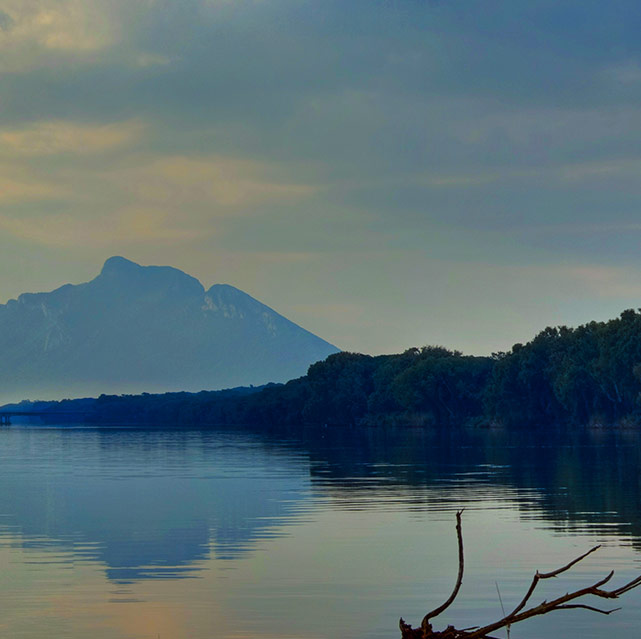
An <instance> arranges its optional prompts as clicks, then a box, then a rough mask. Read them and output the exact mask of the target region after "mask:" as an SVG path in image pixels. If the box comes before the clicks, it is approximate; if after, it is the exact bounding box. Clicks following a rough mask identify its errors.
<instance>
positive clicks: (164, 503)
mask: <svg viewBox="0 0 641 639" xmlns="http://www.w3.org/2000/svg"><path fill="white" fill-rule="evenodd" d="M640 471H641V445H640V441H639V438H638V437H637V436H636V435H633V434H630V433H627V434H626V433H623V434H610V433H603V432H592V433H582V434H580V435H576V436H573V437H571V438H564V437H553V436H550V437H546V438H544V439H542V438H541V437H538V438H532V437H530V438H523V437H520V438H518V439H517V438H515V437H507V436H506V435H504V434H501V433H498V434H497V433H484V432H481V433H473V434H471V435H461V436H435V435H429V434H425V433H421V432H418V431H409V432H407V431H406V432H403V431H372V430H370V431H344V432H340V431H334V430H331V429H330V430H324V431H322V432H321V433H312V434H309V435H300V434H292V433H282V432H280V433H279V432H272V433H270V434H257V433H250V432H247V431H238V430H237V431H204V432H199V431H185V430H183V429H179V428H176V429H173V430H172V429H158V430H153V429H147V430H141V429H137V430H136V429H121V428H100V429H96V428H88V427H87V428H83V427H43V426H36V425H29V426H19V425H14V426H11V427H8V428H3V429H2V430H0V575H1V577H0V636H1V637H11V638H16V639H26V638H29V639H41V638H43V639H44V638H45V637H46V638H47V639H51V638H54V639H56V638H63V637H68V638H70V639H80V638H82V639H86V638H87V637H91V638H92V639H102V638H105V639H142V638H146V639H158V638H159V637H160V638H161V639H168V638H171V639H188V638H189V639H205V638H207V639H210V638H216V639H219V638H220V639H241V638H245V637H247V638H249V637H260V638H263V639H275V638H283V639H287V638H294V637H297V638H298V637H300V638H307V637H309V638H310V639H311V638H314V639H330V638H331V639H337V638H339V637H340V638H342V639H343V638H345V639H349V638H354V639H356V638H359V639H361V638H362V639H365V638H366V637H367V638H368V639H369V638H375V639H378V638H380V639H383V638H393V637H397V636H399V632H398V618H399V617H400V616H403V617H404V618H405V619H406V620H407V621H409V622H411V623H413V624H414V625H417V624H419V623H420V619H421V618H422V616H423V614H424V613H425V612H427V610H428V609H430V608H434V607H436V606H437V605H439V604H440V603H441V602H442V601H443V600H445V599H446V598H447V596H448V594H449V592H450V590H451V588H452V586H453V582H454V579H455V576H456V570H457V559H456V537H455V532H454V523H455V512H456V510H457V509H460V508H464V509H465V510H464V513H463V531H464V538H465V548H466V576H465V580H464V585H463V589H462V591H461V593H460V595H459V597H458V599H457V601H456V603H455V604H454V605H453V606H452V607H451V608H450V609H449V610H448V611H447V612H446V613H445V614H443V616H442V619H440V618H439V619H436V620H434V625H435V626H437V627H438V626H441V625H442V626H443V627H445V625H447V624H448V623H452V624H454V625H456V626H457V627H466V626H473V625H478V624H485V623H489V622H491V621H493V620H494V619H496V618H498V617H500V616H501V603H500V601H499V596H498V594H497V588H498V591H499V592H500V594H501V600H502V602H503V606H504V607H505V608H506V609H508V608H510V606H512V607H513V606H514V605H516V603H518V601H519V600H520V599H521V597H522V595H523V594H524V592H525V590H526V589H527V587H528V585H529V581H530V579H531V576H532V574H533V573H534V571H535V570H537V569H540V570H542V571H547V570H552V569H553V568H556V567H558V566H560V565H562V564H565V563H567V562H568V561H569V560H570V559H571V558H573V557H574V556H577V555H579V554H581V553H583V552H584V551H585V550H587V549H588V548H590V547H591V546H593V545H596V544H599V543H600V544H603V548H602V549H600V550H599V551H598V552H597V553H595V554H594V555H591V556H590V557H589V558H588V559H587V560H586V561H585V562H583V563H582V564H580V565H578V566H576V567H575V568H574V569H573V570H572V571H571V572H569V573H568V574H567V576H564V577H562V578H558V579H556V580H553V583H544V584H542V587H541V588H540V593H539V592H538V591H537V593H535V596H534V597H533V599H532V603H533V604H536V603H540V601H542V600H543V599H544V598H547V599H550V598H551V597H553V596H556V595H560V594H563V593H565V592H566V591H567V590H569V589H574V588H578V587H583V586H585V585H588V584H589V583H592V582H593V581H596V580H598V579H599V578H600V577H602V576H603V575H604V574H606V573H607V572H609V570H611V569H615V570H616V575H615V578H614V580H613V584H614V585H619V584H620V583H623V582H624V581H626V580H627V579H630V578H632V577H633V576H636V574H641V556H640V555H639V549H641V479H640V477H641V474H640ZM588 603H592V604H595V603H596V604H598V605H602V606H603V607H605V608H608V607H616V606H619V605H621V606H622V607H623V610H621V611H619V612H617V613H615V614H613V615H611V616H609V617H606V616H601V615H596V614H594V613H590V612H587V611H564V612H557V613H553V614H551V615H547V616H546V617H542V618H539V619H534V620H529V621H526V622H524V623H523V624H521V625H519V626H517V627H513V628H512V636H513V637H519V638H523V639H528V638H534V637H541V636H544V635H545V634H546V633H547V634H548V635H549V636H552V637H563V638H564V639H573V638H575V637H576V638H579V637H580V638H581V639H592V638H597V637H606V636H607V637H608V639H619V638H621V639H623V638H624V637H625V639H629V637H630V636H635V635H636V634H638V630H639V629H641V589H639V590H638V591H632V592H630V593H628V594H626V595H625V596H624V597H623V598H622V599H621V600H620V601H619V602H614V604H613V603H612V602H608V601H603V602H600V601H591V602H588ZM496 634H497V636H505V631H499V632H497V633H496Z"/></svg>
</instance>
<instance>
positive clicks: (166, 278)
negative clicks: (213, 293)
mask: <svg viewBox="0 0 641 639" xmlns="http://www.w3.org/2000/svg"><path fill="white" fill-rule="evenodd" d="M93 282H96V283H98V282H100V283H101V285H106V286H108V287H117V288H118V289H119V290H120V291H125V290H129V291H140V290H145V289H146V290H150V289H165V290H166V291H168V292H170V291H172V292H173V294H182V295H202V294H203V293H204V292H205V289H204V288H203V285H202V284H201V283H200V282H199V281H198V280H197V279H196V278H195V277H192V276H191V275H187V273H184V272H183V271H181V270H180V269H177V268H174V267H172V266H141V265H140V264H136V262H132V261H131V260H128V259H127V258H125V257H121V256H119V255H115V256H113V257H110V258H109V259H108V260H107V261H106V262H105V263H104V266H103V267H102V271H100V275H99V276H98V277H97V278H96V279H95V280H93Z"/></svg>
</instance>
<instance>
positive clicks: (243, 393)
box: [33, 309, 641, 428]
mask: <svg viewBox="0 0 641 639" xmlns="http://www.w3.org/2000/svg"><path fill="white" fill-rule="evenodd" d="M77 401H85V402H86V401H87V400H65V401H63V402H58V403H50V404H47V406H48V407H49V409H50V410H51V411H52V412H55V411H56V410H69V409H70V408H71V406H72V404H73V403H74V402H77ZM33 405H34V406H35V404H33ZM39 406H40V408H42V404H40V405H39ZM84 406H85V407H86V408H87V410H88V411H89V417H90V419H91V420H93V421H96V422H100V423H105V422H110V423H157V424H163V423H167V424H170V423H171V424H177V423H180V424H185V425H197V426H201V425H206V424H211V425H236V424H246V425H256V426H261V425H273V424H280V425H309V426H325V425H327V426H353V425H370V426H371V425H374V426H375V425H399V426H427V427H430V426H431V427H452V426H461V425H502V426H507V427H511V428H519V427H522V428H532V427H533V426H536V425H545V424H569V425H578V424H588V423H596V422H598V423H603V424H615V423H622V422H630V423H634V424H641V309H640V311H634V310H626V311H624V312H623V313H621V315H620V317H618V318H616V319H613V320H610V321H607V322H590V323H588V324H585V325H582V326H579V327H578V328H568V327H565V326H561V327H556V328H546V329H545V330H543V331H541V332H540V333H539V334H538V335H536V337H535V338H534V339H533V340H531V341H530V342H528V343H527V344H515V345H514V346H513V347H512V349H511V350H510V351H508V352H501V353H494V354H492V355H491V356H489V357H475V356H468V355H463V354H462V353H460V352H458V351H455V350H449V349H446V348H443V347H440V346H425V347H422V348H411V349H409V350H406V351H405V352H404V353H400V354H395V355H379V356H370V355H363V354H359V353H350V352H341V353H337V354H335V355H330V356H329V357H328V358H327V359H325V360H324V361H321V362H317V363H316V364H313V365H312V366H311V367H310V368H309V370H308V373H307V375H305V376H304V377H301V378H298V379H294V380H292V381H290V382H288V383H286V384H270V385H267V386H264V387H259V388H237V389H230V390H225V391H209V392H206V391H203V392H201V393H165V394H160V395H149V394H143V395H123V396H113V395H102V396H101V397H99V398H98V399H96V400H93V402H92V403H91V404H89V405H87V404H85V405H84Z"/></svg>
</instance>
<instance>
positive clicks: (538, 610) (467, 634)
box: [399, 511, 641, 639]
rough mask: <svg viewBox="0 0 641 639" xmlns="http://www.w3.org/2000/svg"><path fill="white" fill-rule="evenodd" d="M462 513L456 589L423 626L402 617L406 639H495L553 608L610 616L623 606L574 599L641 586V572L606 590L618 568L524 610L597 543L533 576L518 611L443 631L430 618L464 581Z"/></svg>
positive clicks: (613, 594) (458, 526) (455, 592)
mask: <svg viewBox="0 0 641 639" xmlns="http://www.w3.org/2000/svg"><path fill="white" fill-rule="evenodd" d="M461 512H462V511H459V512H457V513H456V534H457V538H458V554H459V571H458V577H457V579H456V584H455V586H454V590H453V591H452V594H451V595H450V597H449V598H448V600H447V601H446V602H445V603H444V604H442V605H441V606H439V607H438V608H436V609H435V610H433V611H432V612H429V613H427V615H425V617H424V618H423V622H422V623H421V627H420V628H417V629H413V628H412V626H410V625H409V624H406V623H405V621H403V619H401V620H400V624H399V627H400V630H401V635H402V637H403V639H492V637H491V636H490V634H489V633H491V632H493V631H495V630H499V629H500V628H505V627H508V629H509V627H510V626H511V625H512V624H515V623H518V622H519V621H524V620H525V619H529V618H530V617H535V616H538V615H544V614H546V613H548V612H552V611H553V610H572V609H582V610H590V611H592V612H597V613H599V614H602V615H609V614H612V613H613V612H615V611H616V610H619V608H615V609H613V610H603V609H601V608H597V607H595V606H590V605H588V604H584V603H570V602H573V601H574V600H576V599H579V598H580V597H584V596H586V595H592V596H595V597H600V598H601V599H617V598H618V597H619V596H620V595H622V594H624V593H626V592H628V591H629V590H632V589H633V588H636V587H637V586H640V585H641V575H639V576H638V577H636V578H635V579H632V580H631V581H629V582H628V583H626V584H623V585H622V586H619V587H618V588H613V589H612V590H603V588H602V586H604V585H605V584H607V583H608V582H609V581H610V580H611V579H612V577H613V575H614V571H612V572H610V573H609V574H607V575H606V576H605V577H603V578H602V579H600V580H599V581H597V582H595V583H593V584H592V585H591V586H586V587H585V588H581V589H579V590H575V591H574V592H568V593H566V594H565V595H562V596H560V597H557V598H556V599H553V600H552V601H543V602H542V603H540V604H539V605H538V606H533V607H531V608H529V609H527V610H524V608H525V606H526V605H527V602H528V601H529V600H530V598H531V597H532V594H533V593H534V590H535V589H536V586H537V584H538V583H539V581H541V580H542V579H551V578H553V577H557V576H558V575H560V574H561V573H564V572H565V571H567V570H569V569H570V568H572V566H574V565H575V564H577V563H578V562H580V561H581V560H583V559H585V558H586V557H587V556H588V555H590V554H592V553H593V552H594V551H595V550H598V549H599V548H600V546H595V547H594V548H591V549H590V550H588V552H586V553H584V554H583V555H581V556H580V557H577V558H576V559H573V560H572V561H570V562H569V563H567V564H566V565H565V566H561V567H560V568H557V569H556V570H552V571H551V572H539V571H538V570H537V572H536V573H535V575H534V577H533V578H532V582H531V584H530V587H529V588H528V590H527V592H526V593H525V596H524V597H523V599H522V600H521V601H520V603H519V604H518V605H517V606H516V608H514V610H513V611H512V612H511V613H510V614H508V615H505V616H504V617H503V618H502V619H499V620H498V621H495V622H494V623H491V624H488V625H487V626H483V627H482V628H479V627H476V628H474V627H472V628H464V629H462V630H458V629H456V628H455V627H454V626H448V627H447V628H446V629H445V630H442V631H435V630H432V626H431V624H430V621H429V620H430V619H432V618H433V617H436V616H438V615H440V614H441V613H442V612H443V611H444V610H446V609H447V608H448V607H449V606H450V605H451V604H452V602H453V601H454V600H455V599H456V596H457V595H458V592H459V590H460V588H461V584H462V583H463V568H464V559H463V534H462V529H461ZM497 588H498V586H497ZM499 596H500V593H499Z"/></svg>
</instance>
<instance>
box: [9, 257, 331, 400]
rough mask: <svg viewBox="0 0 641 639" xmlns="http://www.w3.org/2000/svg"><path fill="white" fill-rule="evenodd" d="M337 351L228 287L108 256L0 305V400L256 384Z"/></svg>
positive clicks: (290, 375)
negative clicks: (81, 275)
mask: <svg viewBox="0 0 641 639" xmlns="http://www.w3.org/2000/svg"><path fill="white" fill-rule="evenodd" d="M337 351H338V349H337V348H336V347H335V346H333V345H332V344H329V342H326V341H325V340H323V339H321V338H320V337H317V336H316V335H314V334H313V333H311V332H309V331H307V330H306V329H304V328H302V327H300V326H298V325H297V324H295V323H294V322H292V321H290V320H288V319H287V318H285V317H284V316H282V315H280V314H279V313H277V312H276V311H274V310H273V309H271V308H270V307H268V306H267V305H265V304H263V303H262V302H260V301H258V300H256V299H255V298H253V297H252V296H250V295H248V294H247V293H245V292H244V291H241V290H240V289H237V288H236V287H234V286H231V285H229V284H214V285H212V286H211V287H210V288H209V289H207V290H205V288H204V286H203V285H202V284H201V283H200V282H199V281H198V280H197V279H196V278H194V277H192V276H191V275H188V274H187V273H184V272H183V271H181V270H179V269H176V268H174V267H170V266H142V265H140V264H137V263H135V262H133V261H131V260H128V259H126V258H124V257H121V256H114V257H111V258H109V259H107V260H106V261H105V263H104V265H103V267H102V269H101V271H100V273H99V274H98V275H97V276H96V277H95V278H94V279H93V280H90V281H89V282H85V283H82V284H65V285H63V286H60V287H58V288H56V289H54V290H52V291H49V292H40V293H23V294H21V295H20V296H18V298H17V299H12V300H9V301H8V302H7V303H6V304H3V305H0V354H1V356H2V358H3V362H4V364H5V365H4V367H3V368H2V369H1V370H0V398H2V399H3V400H6V401H14V400H17V399H24V398H25V397H34V396H36V397H42V398H46V399H48V398H60V397H63V396H64V397H69V396H79V395H86V394H96V393H98V394H100V393H129V392H161V391H170V390H188V391H197V390H202V389H214V388H223V387H230V386H239V385H250V384H255V385H260V384H264V383H268V382H280V381H287V379H291V378H293V377H297V376H300V375H303V374H304V373H305V372H306V370H307V368H308V366H309V365H310V364H312V363H314V362H315V361H318V360H319V359H324V358H325V357H327V355H329V354H331V353H334V352H337Z"/></svg>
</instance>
